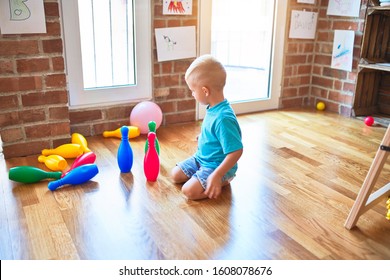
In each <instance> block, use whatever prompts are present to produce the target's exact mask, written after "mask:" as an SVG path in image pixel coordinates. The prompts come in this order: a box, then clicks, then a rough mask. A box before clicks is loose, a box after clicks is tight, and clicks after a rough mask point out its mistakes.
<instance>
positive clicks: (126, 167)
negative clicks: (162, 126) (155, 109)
mask: <svg viewBox="0 0 390 280" xmlns="http://www.w3.org/2000/svg"><path fill="white" fill-rule="evenodd" d="M148 125H149V133H148V137H147V140H146V143H145V156H144V163H143V168H144V174H145V177H146V180H147V181H149V182H155V181H156V180H157V177H158V174H159V173H160V159H159V152H160V147H159V143H158V140H157V137H156V123H155V122H154V121H151V122H149V124H148ZM120 132H121V139H122V140H121V143H120V144H119V148H118V153H117V161H118V166H119V169H120V171H121V172H122V173H129V172H130V171H131V168H132V166H133V150H132V148H131V145H130V142H129V127H127V126H122V127H121V128H120Z"/></svg>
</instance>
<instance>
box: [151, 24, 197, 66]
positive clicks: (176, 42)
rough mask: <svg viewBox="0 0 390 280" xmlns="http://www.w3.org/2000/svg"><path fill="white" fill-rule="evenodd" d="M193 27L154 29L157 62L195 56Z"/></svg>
mask: <svg viewBox="0 0 390 280" xmlns="http://www.w3.org/2000/svg"><path fill="white" fill-rule="evenodd" d="M195 34H196V33H195V26H184V27H170V28H156V29H155V36H156V45H157V59H158V61H167V60H176V59H183V58H191V57H195V56H196V38H195Z"/></svg>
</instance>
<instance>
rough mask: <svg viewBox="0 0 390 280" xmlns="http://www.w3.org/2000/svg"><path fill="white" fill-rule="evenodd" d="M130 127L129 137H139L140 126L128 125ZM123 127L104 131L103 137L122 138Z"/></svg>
mask: <svg viewBox="0 0 390 280" xmlns="http://www.w3.org/2000/svg"><path fill="white" fill-rule="evenodd" d="M127 127H128V128H129V136H128V138H135V137H138V136H139V135H140V134H141V131H140V129H139V128H138V127H136V126H127ZM121 128H122V127H120V128H117V129H115V130H112V131H108V130H107V131H104V132H103V137H116V138H120V139H122V134H121Z"/></svg>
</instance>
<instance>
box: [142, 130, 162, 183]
mask: <svg viewBox="0 0 390 280" xmlns="http://www.w3.org/2000/svg"><path fill="white" fill-rule="evenodd" d="M155 140H156V133H154V132H149V133H148V140H147V141H148V142H149V146H148V150H147V152H146V154H145V157H144V174H145V177H146V180H147V181H150V182H155V181H156V180H157V177H158V174H159V173H160V159H159V157H158V154H157V150H156V146H155Z"/></svg>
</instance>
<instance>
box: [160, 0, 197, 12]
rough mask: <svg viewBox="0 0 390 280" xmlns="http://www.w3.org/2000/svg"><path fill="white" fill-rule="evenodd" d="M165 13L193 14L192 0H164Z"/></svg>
mask: <svg viewBox="0 0 390 280" xmlns="http://www.w3.org/2000/svg"><path fill="white" fill-rule="evenodd" d="M163 15H192V0H176V1H170V0H163Z"/></svg>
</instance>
